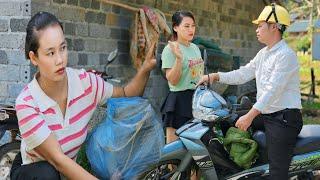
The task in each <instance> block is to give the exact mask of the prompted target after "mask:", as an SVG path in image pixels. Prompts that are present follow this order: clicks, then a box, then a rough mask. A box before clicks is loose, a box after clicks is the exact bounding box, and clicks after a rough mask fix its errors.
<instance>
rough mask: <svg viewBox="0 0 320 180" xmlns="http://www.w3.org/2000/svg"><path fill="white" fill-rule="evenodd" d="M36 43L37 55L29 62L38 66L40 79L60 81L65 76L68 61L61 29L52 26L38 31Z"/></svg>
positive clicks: (57, 26)
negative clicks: (37, 44) (37, 46)
mask: <svg viewBox="0 0 320 180" xmlns="http://www.w3.org/2000/svg"><path fill="white" fill-rule="evenodd" d="M38 41H39V48H38V54H37V55H35V56H33V57H34V58H31V62H32V63H33V64H34V65H36V66H38V69H39V71H40V77H41V78H43V79H46V80H49V81H61V80H62V79H63V78H64V77H65V76H66V71H65V68H66V65H67V61H68V52H67V43H66V41H65V37H64V34H63V31H62V29H61V27H60V26H59V25H52V26H49V27H47V28H45V29H44V30H40V31H39V32H38ZM29 54H30V53H29ZM30 57H32V55H31V56H30Z"/></svg>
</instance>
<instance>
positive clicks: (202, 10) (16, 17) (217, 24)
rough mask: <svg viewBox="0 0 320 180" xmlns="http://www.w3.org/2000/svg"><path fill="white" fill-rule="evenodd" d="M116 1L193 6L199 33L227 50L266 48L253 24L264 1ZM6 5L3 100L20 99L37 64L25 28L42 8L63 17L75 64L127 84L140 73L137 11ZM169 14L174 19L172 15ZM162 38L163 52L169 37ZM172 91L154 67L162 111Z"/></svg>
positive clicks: (0, 42) (66, 2)
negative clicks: (134, 51) (135, 55)
mask: <svg viewBox="0 0 320 180" xmlns="http://www.w3.org/2000/svg"><path fill="white" fill-rule="evenodd" d="M115 1H117V2H121V3H124V4H127V5H132V6H134V7H139V6H141V5H147V6H151V7H155V8H158V9H160V10H161V11H162V12H164V13H167V14H172V13H173V12H175V11H176V10H180V9H185V10H190V11H192V12H193V13H194V14H195V18H196V23H197V36H201V37H204V38H207V39H213V40H214V41H216V42H217V43H218V44H219V45H220V47H221V48H222V49H223V50H224V51H225V52H227V53H230V54H232V55H234V56H240V59H241V64H245V63H246V62H248V61H249V60H250V59H251V58H253V56H254V55H255V53H256V52H258V50H259V49H260V48H261V47H262V46H261V44H259V43H258V42H257V40H256V38H255V26H254V25H253V24H251V20H252V19H254V18H256V17H257V16H258V15H259V13H260V11H261V10H262V9H263V7H264V3H263V1H260V0H259V1H252V0H243V1H234V0H201V3H199V1H196V0H183V1H176V0H115ZM0 8H1V9H0V10H1V11H0V82H1V85H0V103H1V102H4V101H7V100H8V99H9V100H12V99H14V98H15V96H16V95H17V93H18V92H19V91H20V89H21V88H22V87H23V85H24V84H25V83H26V82H28V81H30V77H31V76H32V73H30V71H31V69H32V66H31V65H30V64H29V62H28V61H26V60H25V59H24V56H23V46H24V38H25V32H24V31H25V25H26V23H27V21H28V19H29V18H30V17H31V15H33V14H35V13H36V12H38V11H48V12H51V13H53V14H55V15H56V16H57V17H58V18H59V19H60V20H61V21H62V22H63V26H64V30H65V35H66V40H67V43H68V50H69V61H68V65H69V66H71V67H75V68H86V69H90V68H94V69H96V70H101V71H103V70H106V71H107V73H109V74H111V75H113V76H114V77H115V78H118V79H121V80H122V82H121V83H120V84H121V85H123V84H125V83H127V82H128V80H130V79H131V78H132V77H133V75H134V74H135V72H136V71H135V69H134V68H133V67H132V63H131V59H130V55H129V42H130V28H131V25H132V21H133V17H134V12H132V11H129V10H126V9H124V8H121V7H118V6H114V5H109V4H106V3H104V2H101V1H100V0H29V1H27V0H7V1H1V2H0ZM166 18H167V21H168V24H171V23H170V20H171V17H170V16H167V17H166ZM162 41H163V42H162V44H161V45H160V46H159V49H158V52H159V53H161V51H162V48H163V47H164V45H165V41H166V40H165V39H163V40H162ZM115 48H118V49H119V55H118V57H117V58H116V59H115V60H114V62H112V63H111V64H109V65H108V66H107V67H106V64H107V62H106V58H107V56H108V54H109V53H110V52H111V51H112V50H114V49H115ZM2 70H3V71H2ZM17 72H19V73H17ZM10 73H11V74H10ZM167 91H168V87H167V83H166V81H165V80H164V79H163V78H162V77H161V76H160V73H159V71H158V70H154V71H152V73H151V76H150V79H149V82H148V85H147V88H146V90H145V94H144V96H145V97H148V98H149V99H150V100H151V102H152V104H153V105H154V106H155V109H156V110H159V109H160V106H161V103H162V101H163V100H164V98H165V96H166V94H167Z"/></svg>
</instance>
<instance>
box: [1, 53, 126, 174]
mask: <svg viewBox="0 0 320 180" xmlns="http://www.w3.org/2000/svg"><path fill="white" fill-rule="evenodd" d="M117 54H118V49H115V50H113V51H112V52H111V53H110V54H109V56H108V57H107V64H106V66H107V65H108V64H109V63H111V62H112V61H113V60H114V59H115V58H116V57H117ZM87 72H91V73H94V74H96V75H97V76H100V77H101V78H103V79H104V80H105V81H109V82H113V83H121V80H119V79H115V78H114V77H113V76H111V75H109V74H107V73H106V72H100V71H96V70H93V69H89V70H87ZM5 137H7V139H8V140H7V141H6V142H5V144H3V145H1V146H0V177H9V174H10V170H11V166H12V163H13V160H14V158H15V157H16V155H17V154H18V153H19V152H20V144H21V135H20V131H19V125H18V118H17V115H16V110H15V108H14V107H13V106H12V105H1V104H0V140H2V141H3V139H4V138H5ZM8 137H9V138H8ZM0 179H1V178H0Z"/></svg>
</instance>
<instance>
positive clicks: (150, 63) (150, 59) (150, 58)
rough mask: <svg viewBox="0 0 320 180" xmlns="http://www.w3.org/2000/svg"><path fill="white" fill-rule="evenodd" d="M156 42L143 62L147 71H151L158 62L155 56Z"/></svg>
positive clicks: (143, 66)
mask: <svg viewBox="0 0 320 180" xmlns="http://www.w3.org/2000/svg"><path fill="white" fill-rule="evenodd" d="M155 44H156V43H155V42H153V43H152V44H151V46H150V49H149V50H148V52H147V55H146V58H145V60H144V62H143V65H142V68H143V70H144V71H145V72H150V71H151V70H152V69H153V68H154V67H155V66H156V64H157V61H156V59H155V57H154V53H155Z"/></svg>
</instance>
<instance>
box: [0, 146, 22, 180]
mask: <svg viewBox="0 0 320 180" xmlns="http://www.w3.org/2000/svg"><path fill="white" fill-rule="evenodd" d="M19 152H20V141H13V142H10V143H7V144H4V145H2V146H0V173H1V174H0V177H1V176H2V177H3V176H9V174H10V170H11V166H12V163H13V160H14V158H15V157H16V155H17V154H18V153H19ZM7 179H8V178H7Z"/></svg>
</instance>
